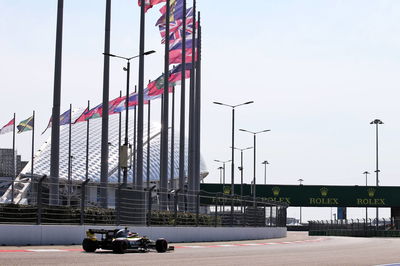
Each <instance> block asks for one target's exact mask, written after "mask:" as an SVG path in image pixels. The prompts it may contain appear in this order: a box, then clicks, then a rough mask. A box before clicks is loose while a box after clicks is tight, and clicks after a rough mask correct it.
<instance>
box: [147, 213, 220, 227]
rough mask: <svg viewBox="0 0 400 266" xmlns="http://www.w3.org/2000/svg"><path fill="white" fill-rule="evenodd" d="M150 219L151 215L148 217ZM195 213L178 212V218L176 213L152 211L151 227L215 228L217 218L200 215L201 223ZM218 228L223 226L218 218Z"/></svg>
mask: <svg viewBox="0 0 400 266" xmlns="http://www.w3.org/2000/svg"><path fill="white" fill-rule="evenodd" d="M148 217H149V215H148ZM196 218H197V216H196V214H195V213H189V212H178V213H177V215H176V217H175V213H174V212H169V211H152V212H151V215H150V221H149V223H150V225H160V226H161V225H172V226H173V225H177V226H196V225H198V226H215V216H213V215H207V214H199V221H198V223H197V222H196V220H197V219H196ZM216 222H217V226H220V225H221V218H220V217H217V221H216Z"/></svg>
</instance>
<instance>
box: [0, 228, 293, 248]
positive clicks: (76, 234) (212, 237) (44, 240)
mask: <svg viewBox="0 0 400 266" xmlns="http://www.w3.org/2000/svg"><path fill="white" fill-rule="evenodd" d="M89 228H103V229H115V228H118V227H115V226H87V225H85V226H79V225H76V226H74V225H5V224H4V225H0V245H3V246H4V245H8V246H11V245H15V246H24V245H74V244H81V243H82V240H83V238H84V237H85V236H86V234H85V232H86V230H88V229H89ZM121 228H123V227H122V226H121ZM129 229H131V230H132V231H134V232H137V233H139V234H140V235H146V236H148V237H149V238H150V239H157V238H161V237H162V238H165V239H167V240H168V241H169V242H175V243H176V242H204V241H230V240H250V239H268V238H280V237H285V236H286V228H285V227H262V228H251V227H129Z"/></svg>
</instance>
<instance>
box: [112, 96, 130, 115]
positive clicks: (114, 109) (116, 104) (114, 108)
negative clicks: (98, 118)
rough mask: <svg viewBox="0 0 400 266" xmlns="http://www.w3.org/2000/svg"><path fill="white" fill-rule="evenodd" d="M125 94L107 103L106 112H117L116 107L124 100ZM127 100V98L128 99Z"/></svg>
mask: <svg viewBox="0 0 400 266" xmlns="http://www.w3.org/2000/svg"><path fill="white" fill-rule="evenodd" d="M125 99H126V96H122V97H118V98H115V99H114V100H112V101H110V102H109V103H108V114H110V115H113V114H116V113H118V112H117V111H116V108H117V107H118V106H119V105H120V104H121V103H123V102H125ZM128 100H129V99H128Z"/></svg>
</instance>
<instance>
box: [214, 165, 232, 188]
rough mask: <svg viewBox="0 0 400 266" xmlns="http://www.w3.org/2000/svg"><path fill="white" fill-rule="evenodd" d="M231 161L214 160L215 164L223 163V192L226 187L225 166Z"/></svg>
mask: <svg viewBox="0 0 400 266" xmlns="http://www.w3.org/2000/svg"><path fill="white" fill-rule="evenodd" d="M230 161H231V160H228V161H221V160H214V162H217V163H222V173H223V174H222V176H223V178H222V192H224V187H225V164H226V163H229V162H230Z"/></svg>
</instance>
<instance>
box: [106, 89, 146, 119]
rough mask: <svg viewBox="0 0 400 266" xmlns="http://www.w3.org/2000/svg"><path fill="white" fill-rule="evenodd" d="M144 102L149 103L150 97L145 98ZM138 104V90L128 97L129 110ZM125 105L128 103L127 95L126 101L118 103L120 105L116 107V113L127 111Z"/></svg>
mask: <svg viewBox="0 0 400 266" xmlns="http://www.w3.org/2000/svg"><path fill="white" fill-rule="evenodd" d="M143 95H144V94H143ZM143 103H144V104H147V103H148V99H146V98H144V101H143ZM138 104H139V94H138V93H137V92H132V93H131V94H130V95H129V98H128V109H129V110H130V109H135V108H136V106H137V105H138ZM125 107H126V104H125V97H124V101H121V102H120V103H119V104H118V106H116V108H115V109H114V114H115V113H120V112H122V111H125V110H126V108H125Z"/></svg>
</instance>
